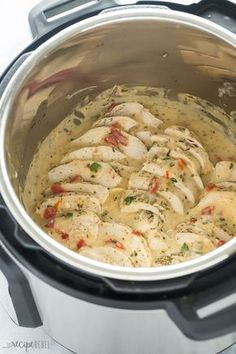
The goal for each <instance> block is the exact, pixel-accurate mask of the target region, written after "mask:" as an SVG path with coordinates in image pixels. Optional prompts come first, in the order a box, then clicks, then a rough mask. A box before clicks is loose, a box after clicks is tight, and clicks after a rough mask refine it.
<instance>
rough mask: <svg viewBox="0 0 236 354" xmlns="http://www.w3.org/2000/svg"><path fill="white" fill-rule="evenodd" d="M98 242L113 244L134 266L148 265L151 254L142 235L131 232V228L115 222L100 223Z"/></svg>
mask: <svg viewBox="0 0 236 354" xmlns="http://www.w3.org/2000/svg"><path fill="white" fill-rule="evenodd" d="M99 243H105V244H109V245H113V247H116V248H119V249H120V250H121V251H122V252H124V253H125V254H126V256H128V257H129V258H130V259H131V261H132V263H133V264H134V266H135V267H149V266H150V265H151V254H150V252H149V249H148V247H147V244H146V243H145V239H144V238H143V237H142V236H136V235H134V234H132V230H131V229H130V228H129V227H128V226H125V225H121V224H117V223H108V222H105V223H101V225H100V228H99Z"/></svg>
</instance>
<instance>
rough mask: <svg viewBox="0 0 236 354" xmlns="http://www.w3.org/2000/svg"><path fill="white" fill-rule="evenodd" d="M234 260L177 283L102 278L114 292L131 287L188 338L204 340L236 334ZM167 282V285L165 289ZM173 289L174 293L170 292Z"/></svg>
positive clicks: (180, 279) (235, 267)
mask: <svg viewBox="0 0 236 354" xmlns="http://www.w3.org/2000/svg"><path fill="white" fill-rule="evenodd" d="M235 269H236V258H235V257H234V259H232V260H231V261H227V263H226V264H224V265H223V266H222V265H221V267H218V269H217V268H214V269H212V270H211V271H208V272H207V273H206V272H205V273H202V274H201V273H200V274H198V275H197V276H195V277H183V278H178V279H177V281H176V280H173V281H172V284H171V281H164V282H162V281H159V282H156V283H155V282H152V283H151V285H150V287H151V288H150V289H149V285H147V283H146V282H143V284H142V282H133V284H130V283H129V286H127V282H122V281H117V280H114V279H104V280H105V282H106V283H107V285H108V286H110V288H112V289H113V290H115V291H120V292H122V291H126V290H127V291H128V288H129V290H130V286H132V287H133V289H132V290H133V293H134V292H135V293H136V296H137V298H141V299H142V298H143V297H145V298H146V297H147V294H149V295H151V297H150V300H149V303H150V305H151V308H153V307H154V308H160V309H165V310H166V311H167V313H168V315H169V317H170V318H171V319H172V320H173V322H175V324H176V325H177V327H178V328H179V329H180V330H181V331H182V332H183V333H184V334H185V335H186V336H187V337H189V338H192V339H194V340H207V339H212V338H215V337H218V336H222V335H226V334H229V333H232V332H234V331H236V320H235V319H236V272H235ZM168 282H169V286H168ZM173 289H174V290H173Z"/></svg>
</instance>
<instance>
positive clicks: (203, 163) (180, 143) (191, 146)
mask: <svg viewBox="0 0 236 354" xmlns="http://www.w3.org/2000/svg"><path fill="white" fill-rule="evenodd" d="M151 139H152V141H153V143H155V145H156V146H159V147H162V148H164V147H165V148H168V149H169V150H170V151H174V150H177V149H178V150H177V151H178V153H180V151H179V150H180V149H181V150H183V152H187V153H188V158H190V156H192V157H193V158H195V160H196V161H197V162H198V164H199V165H200V167H201V171H198V172H202V173H204V174H206V173H209V172H211V171H212V169H213V165H212V163H211V162H210V160H209V156H208V154H207V152H206V151H205V150H204V148H202V147H199V146H198V145H197V144H195V142H193V141H192V140H189V139H187V138H185V139H184V138H182V139H178V138H177V137H172V136H168V135H165V134H158V135H152V137H151ZM162 151H164V150H162ZM168 154H169V155H170V152H169V153H168ZM173 157H174V156H173ZM196 167H197V166H196Z"/></svg>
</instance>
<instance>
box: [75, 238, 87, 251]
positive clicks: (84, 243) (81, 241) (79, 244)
mask: <svg viewBox="0 0 236 354" xmlns="http://www.w3.org/2000/svg"><path fill="white" fill-rule="evenodd" d="M85 246H87V243H86V242H85V241H84V240H82V239H81V240H79V241H78V242H77V249H78V250H80V249H81V248H82V247H85Z"/></svg>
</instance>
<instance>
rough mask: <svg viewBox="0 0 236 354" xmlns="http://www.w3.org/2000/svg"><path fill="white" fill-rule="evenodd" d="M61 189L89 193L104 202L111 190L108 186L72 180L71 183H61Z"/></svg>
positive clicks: (61, 190) (62, 190)
mask: <svg viewBox="0 0 236 354" xmlns="http://www.w3.org/2000/svg"><path fill="white" fill-rule="evenodd" d="M74 178H75V179H77V178H80V176H74ZM59 191H60V192H62V193H64V192H78V193H87V194H88V195H93V196H94V197H96V198H97V199H98V200H99V201H100V202H101V203H102V204H103V203H104V202H105V201H106V199H107V197H108V195H109V191H108V189H107V188H106V187H104V186H101V185H99V184H92V183H86V182H81V183H80V182H71V183H60V184H59Z"/></svg>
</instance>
